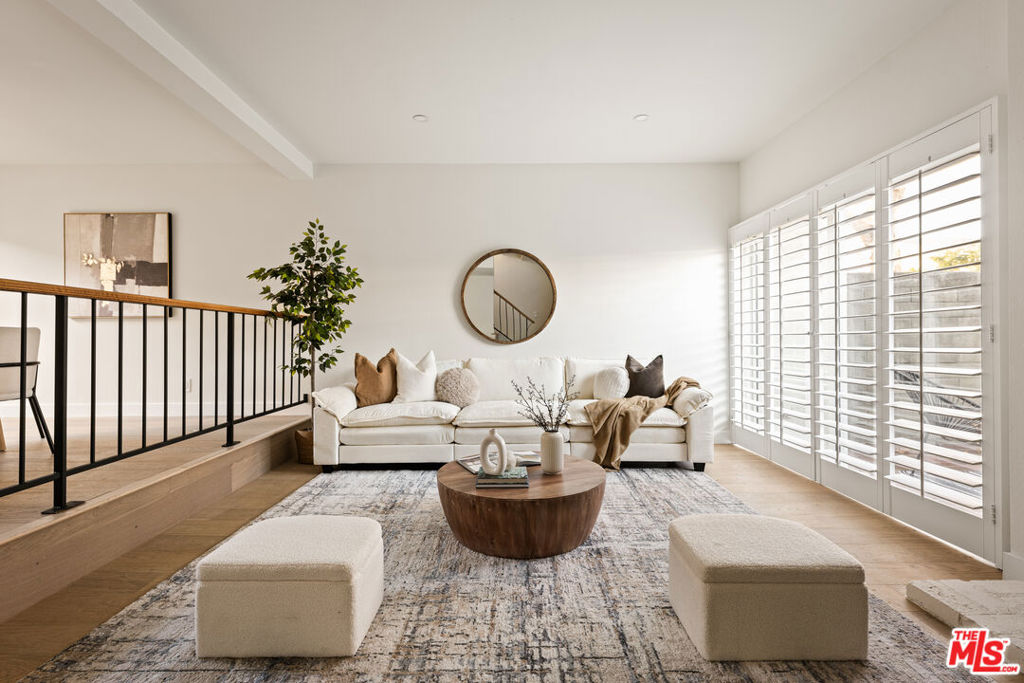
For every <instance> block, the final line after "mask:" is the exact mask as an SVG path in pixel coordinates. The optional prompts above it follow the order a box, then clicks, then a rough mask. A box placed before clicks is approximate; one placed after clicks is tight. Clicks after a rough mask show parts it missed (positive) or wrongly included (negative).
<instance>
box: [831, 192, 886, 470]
mask: <svg viewBox="0 0 1024 683" xmlns="http://www.w3.org/2000/svg"><path fill="white" fill-rule="evenodd" d="M877 252H878V249H877V245H876V244H875V192H874V188H870V189H867V190H864V191H862V192H860V193H857V194H854V195H853V196H851V197H844V198H843V199H842V200H840V201H837V202H833V203H831V204H828V205H825V206H821V207H819V208H818V214H817V264H818V268H817V288H818V289H817V293H818V309H817V313H818V321H817V322H818V344H817V378H818V386H817V389H818V391H817V400H818V405H817V433H816V451H817V454H818V456H819V457H820V458H822V459H823V460H826V461H828V462H831V463H833V464H835V465H838V466H841V467H846V468H849V469H851V470H852V471H854V472H857V473H859V474H863V475H866V476H869V477H872V478H873V477H874V476H875V473H876V471H877V469H878V467H877V462H876V461H877V458H876V451H877V446H876V443H877V441H876V439H877V413H876V407H875V406H876V401H877V398H876V395H877V385H878V382H877V378H876V363H877V356H876V351H877V349H876V342H875V339H876V329H875V328H876V318H877V312H876V310H875V307H876V303H875V302H876V296H875V284H876V272H875V262H876V258H877Z"/></svg>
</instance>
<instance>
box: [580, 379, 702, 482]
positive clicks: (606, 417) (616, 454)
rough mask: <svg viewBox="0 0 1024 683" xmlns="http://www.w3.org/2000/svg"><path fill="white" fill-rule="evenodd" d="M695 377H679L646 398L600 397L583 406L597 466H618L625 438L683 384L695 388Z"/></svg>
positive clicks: (678, 390)
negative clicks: (665, 387)
mask: <svg viewBox="0 0 1024 683" xmlns="http://www.w3.org/2000/svg"><path fill="white" fill-rule="evenodd" d="M699 386H700V384H698V383H697V381H696V380H693V379H690V378H689V377H680V378H679V379H677V380H676V381H675V382H672V385H671V386H670V387H669V388H668V389H666V390H665V395H664V396H659V397H658V398H648V397H647V396H633V397H631V398H604V399H601V400H599V401H594V402H593V403H588V404H587V405H585V406H583V410H584V411H586V413H587V417H589V418H590V424H592V425H593V426H594V448H595V449H597V452H596V453H595V454H594V462H596V463H597V464H598V465H600V466H601V467H606V468H612V469H616V470H617V469H619V460H620V459H621V458H622V453H623V452H624V451H625V450H626V448H628V447H629V438H630V437H631V436H633V432H635V431H636V430H637V429H638V428H639V427H640V425H641V424H642V423H643V421H644V420H646V419H647V418H648V417H649V416H650V414H651V413H653V412H654V411H655V410H657V409H658V408H664V407H665V406H668V405H671V404H672V402H673V401H675V400H676V397H677V396H679V393H680V392H681V391H682V390H683V389H685V388H686V387H699Z"/></svg>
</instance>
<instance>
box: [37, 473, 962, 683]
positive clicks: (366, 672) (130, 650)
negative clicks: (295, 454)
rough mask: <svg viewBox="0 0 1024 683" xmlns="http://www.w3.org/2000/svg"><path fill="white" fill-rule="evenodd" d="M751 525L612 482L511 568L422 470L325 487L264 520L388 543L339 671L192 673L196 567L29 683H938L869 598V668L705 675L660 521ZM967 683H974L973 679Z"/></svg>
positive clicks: (725, 667) (721, 498)
mask: <svg viewBox="0 0 1024 683" xmlns="http://www.w3.org/2000/svg"><path fill="white" fill-rule="evenodd" d="M718 512H726V513H751V514H753V511H752V510H750V509H749V508H747V507H746V506H745V505H744V504H743V503H742V502H740V501H739V500H738V499H737V498H736V497H735V496H733V495H732V494H731V493H729V492H728V491H726V490H725V489H724V488H722V487H721V486H719V485H718V484H717V483H716V482H715V481H713V480H712V479H711V478H710V477H709V476H707V475H706V474H702V473H697V472H692V471H688V470H684V469H678V468H674V467H673V468H662V467H655V468H635V467H634V468H628V469H624V470H623V471H621V472H610V473H609V474H608V481H607V486H606V491H605V500H604V506H603V508H602V510H601V515H600V517H599V518H598V521H597V525H596V526H595V528H594V531H593V533H592V534H591V536H590V539H589V540H588V541H587V542H586V543H585V544H584V545H582V546H580V547H579V548H577V549H576V550H574V551H572V552H570V553H567V554H565V555H561V556H557V557H552V558H547V559H542V560H530V561H523V560H507V559H500V558H495V557H488V556H485V555H480V554H478V553H475V552H473V551H471V550H468V549H467V548H464V547H463V546H462V545H460V544H459V543H458V541H456V540H455V538H454V537H453V536H452V534H451V531H450V530H449V529H448V526H447V524H446V523H445V520H444V515H443V514H442V512H441V506H440V502H439V500H438V496H437V488H436V483H435V472H434V471H433V470H349V471H340V472H334V473H331V474H323V475H320V476H318V477H317V478H315V479H313V480H312V481H311V482H309V483H308V484H307V485H306V486H303V487H302V488H301V489H299V490H298V491H296V492H295V493H294V494H292V495H291V496H289V497H288V498H287V499H285V500H284V501H282V502H281V503H280V504H278V505H276V506H275V507H273V508H271V509H270V510H268V511H267V512H266V513H265V514H264V515H263V516H264V517H279V516H285V515H305V514H338V515H346V514H347V515H363V516H367V517H372V518H374V519H376V520H378V521H379V522H380V523H381V525H382V526H383V529H384V549H385V550H384V571H385V587H384V604H383V605H382V606H381V608H380V611H379V612H378V614H377V618H376V620H375V621H374V622H373V626H372V627H371V628H370V632H369V634H368V635H367V636H366V639H365V640H364V641H363V643H362V646H361V647H360V648H359V653H358V654H357V656H355V657H352V658H348V659H235V660H232V659H204V660H200V659H197V658H196V656H195V651H194V643H193V615H192V611H193V604H194V603H193V590H194V588H193V577H194V574H195V566H194V565H195V563H192V564H191V565H189V566H188V567H186V568H184V569H182V570H181V571H179V572H177V573H176V574H174V575H173V576H172V577H171V578H169V579H168V580H166V581H164V582H163V583H161V584H160V585H158V586H157V587H156V588H154V589H153V590H151V591H150V592H149V593H147V594H146V595H144V596H143V597H141V598H140V599H139V600H137V601H136V602H134V603H133V604H131V605H129V606H128V607H126V608H125V609H124V610H123V611H121V612H120V613H119V614H117V615H116V616H115V617H113V618H112V619H110V620H109V621H107V622H106V623H105V624H103V625H102V626H100V627H99V628H97V629H96V630H95V631H93V632H92V633H91V634H89V635H88V636H86V637H85V638H83V639H82V640H80V641H79V642H77V643H75V644H74V645H72V646H71V647H69V648H68V649H67V650H65V651H64V652H63V653H61V654H60V655H58V656H57V657H56V658H54V659H53V660H51V661H50V662H48V663H47V664H46V665H44V666H43V667H41V668H40V669H38V670H37V671H36V672H34V673H33V674H31V675H30V676H28V677H27V679H26V680H28V681H54V680H61V681H126V680H130V681H133V683H141V682H144V681H257V680H258V681H300V680H302V681H320V680H342V681H381V680H430V681H449V680H452V681H454V680H498V681H505V680H508V681H513V680H514V681H559V680H570V681H663V680H666V681H709V680H710V681H768V680H771V681H939V680H971V677H969V676H968V675H967V674H966V673H965V672H962V671H959V670H950V669H947V668H946V667H945V666H944V655H945V648H944V646H943V644H941V643H940V642H938V641H937V640H936V639H934V638H933V637H931V636H929V635H927V634H925V633H924V632H922V631H921V629H919V628H918V627H917V626H916V625H914V624H913V623H912V622H911V621H910V620H908V619H907V618H906V617H904V616H902V615H901V614H899V613H898V612H896V611H895V610H893V609H892V608H891V607H889V606H888V605H886V604H885V603H884V602H882V601H881V600H879V599H877V598H875V597H874V596H872V597H871V605H870V620H871V621H870V623H871V639H870V646H869V660H868V661H867V662H863V663H860V662H832V663H827V662H743V663H711V662H706V661H704V659H703V658H701V656H700V654H699V653H698V652H697V650H696V649H695V648H694V646H693V645H692V644H691V643H690V640H689V639H688V638H687V636H686V632H685V631H684V630H683V628H682V626H681V625H680V623H679V620H678V619H677V618H676V615H675V613H674V612H673V611H672V608H671V606H670V605H669V602H668V593H667V586H668V532H667V527H668V523H669V522H670V521H671V520H672V519H674V518H676V517H678V516H680V515H692V514H701V513H718ZM973 680H977V679H973Z"/></svg>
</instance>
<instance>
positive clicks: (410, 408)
mask: <svg viewBox="0 0 1024 683" xmlns="http://www.w3.org/2000/svg"><path fill="white" fill-rule="evenodd" d="M458 414H459V408H458V406H453V405H452V404H451V403H444V402H442V401H416V402H414V403H378V404H377V405H372V406H365V407H363V408H356V409H355V410H353V411H352V412H350V413H349V414H348V415H346V416H345V417H343V418H342V419H341V426H342V427H403V426H409V425H444V424H451V421H452V420H453V419H454V418H455V416H456V415H458Z"/></svg>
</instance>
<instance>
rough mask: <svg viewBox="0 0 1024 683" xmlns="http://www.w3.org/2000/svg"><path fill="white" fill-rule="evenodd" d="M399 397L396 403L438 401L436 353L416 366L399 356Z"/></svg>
mask: <svg viewBox="0 0 1024 683" xmlns="http://www.w3.org/2000/svg"><path fill="white" fill-rule="evenodd" d="M397 375H398V395H397V396H395V401H394V402H395V403H413V402H415V401H436V400H437V394H436V393H434V382H436V381H437V363H436V362H435V360H434V352H433V351H428V352H427V355H425V356H423V358H421V359H420V362H419V363H416V364H415V365H414V364H413V362H412V361H411V360H409V359H408V358H406V357H405V356H403V355H402V354H400V353H399V354H398V373H397Z"/></svg>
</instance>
